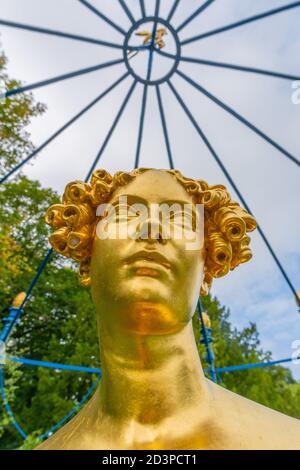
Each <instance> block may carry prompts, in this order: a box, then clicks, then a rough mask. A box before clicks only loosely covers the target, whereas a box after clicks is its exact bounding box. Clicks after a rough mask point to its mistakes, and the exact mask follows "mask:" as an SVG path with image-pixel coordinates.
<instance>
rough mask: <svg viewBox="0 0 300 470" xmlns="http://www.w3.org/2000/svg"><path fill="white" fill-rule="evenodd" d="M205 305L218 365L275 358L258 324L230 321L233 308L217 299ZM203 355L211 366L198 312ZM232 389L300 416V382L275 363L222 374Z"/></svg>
mask: <svg viewBox="0 0 300 470" xmlns="http://www.w3.org/2000/svg"><path fill="white" fill-rule="evenodd" d="M203 308H204V310H205V311H206V312H207V313H208V314H209V317H210V320H211V323H212V332H213V339H214V342H213V350H214V355H215V366H216V367H226V366H230V365H239V364H248V363H255V362H263V361H269V360H271V353H270V352H266V351H264V350H263V349H262V348H261V345H260V341H259V334H258V331H257V327H256V325H255V324H253V323H250V325H249V326H248V327H246V328H244V329H243V330H241V331H239V330H237V329H236V328H233V327H232V325H231V323H230V320H229V310H226V309H225V307H221V306H220V303H219V302H218V300H217V299H216V298H214V299H212V298H211V297H210V296H208V297H206V298H204V299H203ZM193 325H194V331H195V335H196V338H197V340H198V341H197V344H198V349H199V354H200V357H201V359H202V363H203V367H204V368H208V363H207V362H206V353H205V348H204V346H203V345H202V344H200V343H199V339H200V334H199V331H200V328H201V324H200V320H199V316H198V314H197V313H196V314H195V316H194V318H193ZM220 380H221V385H223V386H224V387H226V388H228V389H229V390H231V391H232V392H235V393H238V394H239V395H242V396H244V397H246V398H249V399H250V400H254V401H256V402H258V403H261V404H263V405H265V406H268V407H270V408H273V409H275V410H277V411H281V412H282V413H285V414H288V415H290V416H294V417H295V418H300V407H299V400H300V384H298V383H297V382H296V381H295V380H294V379H293V376H292V374H291V371H290V370H289V369H287V368H285V367H281V366H275V367H274V366H273V367H268V368H259V369H251V370H242V371H236V372H226V373H223V374H221V376H220V377H219V382H220Z"/></svg>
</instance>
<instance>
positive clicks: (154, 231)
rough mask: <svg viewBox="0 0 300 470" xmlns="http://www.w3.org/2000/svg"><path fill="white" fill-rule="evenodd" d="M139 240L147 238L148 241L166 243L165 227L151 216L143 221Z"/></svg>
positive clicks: (139, 230)
mask: <svg viewBox="0 0 300 470" xmlns="http://www.w3.org/2000/svg"><path fill="white" fill-rule="evenodd" d="M137 240H146V241H148V243H156V242H159V243H163V244H165V243H166V238H165V237H164V234H163V227H162V224H161V222H160V221H159V220H158V219H156V218H155V219H153V218H151V217H149V218H147V219H146V220H145V221H143V222H141V224H139V227H138V237H137Z"/></svg>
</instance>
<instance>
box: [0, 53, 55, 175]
mask: <svg viewBox="0 0 300 470" xmlns="http://www.w3.org/2000/svg"><path fill="white" fill-rule="evenodd" d="M6 66H7V58H6V57H5V55H4V53H3V52H1V51H0V92H3V91H7V90H12V89H13V88H16V87H19V86H21V83H20V82H19V81H18V80H14V79H11V78H9V77H8V75H7V72H6ZM0 100H1V101H0V159H1V160H0V161H1V165H0V176H2V175H4V174H6V173H7V172H8V171H9V170H11V169H12V168H13V167H14V166H15V165H16V164H18V163H20V161H21V160H22V159H23V158H24V157H26V156H27V155H28V154H29V153H30V152H31V151H32V150H33V148H34V146H33V144H32V142H31V140H30V135H29V132H28V131H27V130H26V128H27V126H28V124H29V123H30V120H31V118H32V117H35V116H39V115H41V114H42V113H44V111H45V110H46V107H45V106H44V105H43V104H41V103H35V101H34V99H33V95H32V94H31V93H26V94H24V93H21V94H18V95H12V96H10V97H8V98H2V99H1V98H0Z"/></svg>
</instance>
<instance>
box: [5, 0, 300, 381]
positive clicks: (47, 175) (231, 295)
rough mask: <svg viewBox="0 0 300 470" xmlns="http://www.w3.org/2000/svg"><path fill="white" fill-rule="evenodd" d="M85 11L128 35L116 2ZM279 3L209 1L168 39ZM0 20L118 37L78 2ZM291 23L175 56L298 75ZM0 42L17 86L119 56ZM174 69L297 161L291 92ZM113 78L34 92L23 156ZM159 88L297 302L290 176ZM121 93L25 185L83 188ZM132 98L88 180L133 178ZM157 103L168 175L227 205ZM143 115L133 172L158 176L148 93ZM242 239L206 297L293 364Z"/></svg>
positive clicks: (224, 126)
mask: <svg viewBox="0 0 300 470" xmlns="http://www.w3.org/2000/svg"><path fill="white" fill-rule="evenodd" d="M90 3H92V4H93V5H94V6H95V7H96V8H98V9H99V10H101V12H102V13H104V14H105V15H107V16H109V17H110V18H111V19H112V20H113V21H114V22H116V23H118V24H119V25H121V26H122V28H123V29H124V30H126V31H127V30H128V29H129V28H130V21H129V19H128V18H127V16H126V15H125V13H124V11H123V10H122V8H121V7H120V4H119V2H118V1H117V0H90ZM288 3H290V1H289V0H285V1H284V0H215V2H213V4H212V5H211V6H210V7H209V8H207V9H206V10H205V12H203V13H202V14H201V15H199V16H198V17H197V18H195V19H194V20H193V21H191V22H190V23H189V25H187V26H186V27H185V28H183V29H182V30H181V31H180V33H179V37H180V40H184V39H186V38H190V37H193V36H195V35H198V34H200V33H202V32H205V31H209V30H211V29H214V28H216V27H219V26H222V25H224V24H228V23H231V22H234V21H238V20H240V19H242V18H246V17H249V16H252V15H255V14H258V13H261V12H263V11H266V10H269V9H273V8H276V7H279V6H282V5H286V4H288ZM145 4H146V10H147V14H148V15H152V14H153V13H154V8H155V2H154V0H145ZM172 4H173V0H162V1H161V12H160V16H161V17H162V18H164V17H166V16H167V14H168V12H169V11H170V8H171V6H172ZM127 5H128V7H129V8H130V9H131V11H132V13H133V15H134V16H135V18H136V19H139V18H140V15H141V14H140V8H139V2H138V0H127ZM199 5H201V0H181V2H180V4H179V6H178V9H177V10H176V13H175V14H174V17H173V18H172V25H173V26H174V27H175V28H176V27H177V26H178V25H180V24H181V23H182V22H183V21H184V20H185V19H186V18H187V17H188V16H189V15H190V14H191V13H193V12H194V11H195V10H196V8H198V7H199ZM0 17H1V18H2V19H6V20H10V21H16V22H20V23H27V24H31V25H35V26H41V27H45V28H51V29H56V30H60V31H64V32H68V33H73V34H77V35H83V36H89V37H94V38H97V39H103V40H105V41H110V42H114V43H117V44H122V42H123V36H122V34H120V33H119V32H118V31H116V30H114V29H113V28H112V27H111V26H109V25H107V24H106V23H105V22H104V21H102V20H101V19H100V18H99V17H97V16H96V15H95V14H94V13H92V12H91V11H90V10H88V9H87V8H86V7H84V6H83V5H82V4H81V3H80V2H79V1H78V0H51V1H47V0H0ZM299 22H300V8H298V9H293V10H290V11H287V12H284V13H281V14H279V15H275V16H273V17H270V18H266V19H263V20H261V21H258V22H255V23H252V24H250V25H245V26H243V27H241V28H238V29H236V30H232V31H228V32H225V33H222V34H219V35H215V36H212V37H209V38H206V39H203V40H201V41H196V42H193V43H190V44H187V45H185V46H183V48H182V54H183V55H185V56H189V57H197V58H201V59H208V60H215V61H220V62H222V61H223V62H228V63H233V64H238V65H244V66H251V67H259V68H265V69H269V70H275V71H281V72H284V73H290V74H295V75H297V74H298V75H300V70H299V69H300V64H299V48H300V34H299ZM145 29H147V27H146V28H145ZM148 29H149V26H148ZM0 32H1V36H0V41H1V46H2V48H3V49H4V51H5V53H6V55H7V56H8V59H9V64H8V72H9V74H10V76H13V77H15V78H18V79H20V80H22V82H24V83H26V84H29V83H33V82H36V81H40V80H43V79H46V78H49V77H53V76H56V75H60V74H64V73H67V72H70V71H73V70H77V69H81V68H84V67H89V66H92V65H96V64H100V63H103V62H107V61H111V60H114V59H118V58H120V57H121V54H122V52H121V50H119V49H113V48H109V47H103V46H100V45H94V44H88V43H84V42H79V41H74V40H70V39H64V38H57V37H53V36H47V35H42V34H37V33H33V32H28V31H22V30H17V29H13V28H8V27H0ZM136 41H137V39H135V44H136ZM165 42H166V49H165V50H166V51H168V52H173V51H174V41H173V39H172V37H171V35H170V34H169V35H168V36H166V38H165ZM132 44H133V43H132ZM155 60H156V62H154V69H153V74H154V76H158V74H159V73H160V72H161V71H165V70H167V69H168V68H169V64H170V62H169V61H168V59H164V60H163V59H161V60H160V61H158V59H157V57H156V58H155ZM131 63H132V64H135V67H136V70H137V71H139V72H140V71H141V70H142V67H145V55H143V53H140V54H139V55H138V56H137V57H136V58H134V59H132V62H131ZM179 69H180V70H181V71H182V72H184V73H185V74H187V75H188V76H190V77H191V78H192V79H193V80H195V81H197V82H198V83H200V84H201V85H202V86H204V87H205V88H206V89H207V90H209V91H210V92H211V93H213V94H214V95H216V96H217V97H218V98H220V99H222V100H223V101H224V102H225V103H227V104H229V105H230V106H231V107H233V108H234V109H236V110H237V111H238V112H239V113H241V114H242V115H243V116H245V117H246V118H247V119H248V120H250V121H251V122H252V123H254V124H255V125H256V126H257V127H259V128H260V129H261V130H263V131H264V132H265V133H267V134H268V135H269V136H270V137H272V138H273V139H274V140H276V141H277V142H278V143H280V144H281V145H282V146H283V147H285V148H286V149H287V150H288V151H289V152H291V153H292V154H293V155H294V156H296V157H297V158H299V153H300V152H299V151H300V133H299V122H300V104H299V105H296V104H294V103H293V102H292V99H291V97H292V93H293V89H292V82H291V81H289V80H282V79H277V78H272V77H265V76H260V75H256V74H250V73H244V72H239V71H232V70H226V69H220V68H215V67H208V66H204V65H199V64H187V63H181V64H180V67H179ZM125 71H126V69H125V65H124V64H120V65H115V66H113V67H111V68H107V69H103V70H100V71H97V72H93V73H91V74H88V75H84V76H81V77H77V78H74V79H72V80H67V81H64V82H60V83H56V84H53V85H51V86H48V87H45V88H40V89H37V90H35V91H34V96H35V98H36V100H38V101H40V102H42V103H45V104H46V105H47V112H46V113H45V114H44V115H43V116H42V117H38V118H36V119H34V120H33V121H32V123H31V125H30V127H29V130H30V132H31V136H32V140H33V142H34V143H35V145H37V146H38V145H40V144H41V143H42V142H43V141H44V140H46V138H48V137H49V136H50V135H51V134H52V133H53V132H54V131H56V130H57V129H58V128H59V127H60V126H62V125H63V124H64V123H65V122H66V121H67V120H68V119H70V118H71V117H72V116H73V115H74V114H76V113H77V112H78V111H79V110H81V108H83V107H84V106H86V105H87V104H88V103H89V102H90V101H92V100H93V99H94V98H95V97H96V96H98V95H99V94H100V93H101V92H102V91H104V90H105V89H106V88H107V87H108V86H109V85H110V84H112V82H113V81H116V80H117V79H118V78H119V77H120V76H121V75H122V74H124V73H125ZM171 81H172V83H173V85H174V86H175V87H176V89H178V91H179V92H180V93H181V94H182V97H183V99H184V101H185V102H186V103H187V105H188V107H189V109H190V111H191V112H192V113H193V115H194V116H195V118H196V120H197V122H198V123H199V125H200V126H201V127H202V129H203V130H204V132H205V133H206V135H207V137H208V139H209V141H210V142H211V144H212V145H213V147H214V149H215V150H216V152H217V153H218V155H219V157H220V158H221V160H222V162H223V163H224V164H225V166H226V167H227V169H228V170H229V172H230V174H231V176H232V178H233V179H234V181H235V182H236V184H237V186H238V188H239V189H240V191H241V193H242V194H243V196H244V198H245V199H246V201H247V203H248V205H249V206H250V208H251V210H252V212H253V214H254V215H255V217H256V219H257V221H258V222H259V224H260V226H261V228H262V229H263V230H264V232H265V234H266V235H267V237H268V239H269V241H270V243H271V245H272V246H273V248H274V250H275V252H276V254H277V256H278V257H279V259H280V261H281V263H282V265H283V266H284V268H285V269H286V271H287V272H288V275H289V276H290V279H291V281H292V282H293V284H294V286H295V287H296V289H299V290H300V270H299V261H300V255H299V233H300V218H299V216H298V215H299V196H300V185H299V172H298V171H299V170H298V168H297V167H296V166H295V164H294V163H292V162H291V161H290V160H288V159H287V158H286V157H285V156H284V155H282V154H281V153H280V152H279V151H278V150H276V149H274V148H273V147H271V146H270V145H269V144H268V143H266V142H264V141H263V140H262V139H261V138H260V137H259V136H257V135H256V134H254V133H253V132H252V131H251V130H249V129H248V128H246V127H245V126H243V125H242V124H241V123H239V122H238V121H237V120H235V119H234V118H233V117H232V116H230V115H229V114H227V113H226V112H225V111H224V110H222V109H220V108H219V107H218V106H217V105H216V104H214V103H212V102H211V101H210V100H208V99H207V98H206V97H204V96H203V95H202V94H201V93H200V92H199V91H197V90H195V89H194V88H192V87H191V86H190V85H189V84H187V83H185V82H184V81H183V79H182V78H180V77H179V76H178V75H173V76H172V79H171ZM131 83H132V77H129V78H127V79H126V80H124V81H123V82H122V83H121V84H120V85H119V86H118V87H117V88H115V89H114V90H113V91H112V92H111V93H110V94H108V95H107V96H106V97H105V98H104V99H103V100H102V101H101V102H99V103H98V104H97V105H96V106H95V107H94V108H92V109H91V110H90V111H89V112H88V113H87V114H86V115H84V116H83V117H82V118H81V119H80V120H79V121H77V122H76V123H75V124H74V125H73V126H71V127H70V128H69V129H68V130H67V131H66V132H64V133H63V134H62V135H61V136H60V137H58V138H57V139H56V140H55V141H54V142H53V143H51V144H50V145H49V146H48V147H47V148H46V149H44V150H43V151H42V152H41V153H40V154H39V155H38V156H37V157H36V158H35V159H34V161H33V162H32V164H29V165H27V166H26V167H24V172H25V174H26V175H28V176H29V177H30V178H34V179H37V180H39V181H40V182H41V184H42V185H43V186H45V187H51V188H53V189H55V190H57V191H58V192H59V193H60V194H61V193H62V192H63V190H64V187H65V186H66V184H67V183H68V182H70V181H72V180H76V179H84V178H85V176H86V174H87V170H88V167H89V166H90V165H91V163H92V161H93V160H94V158H95V156H96V155H97V153H98V151H99V149H100V147H101V145H102V143H103V141H104V139H105V137H106V134H107V132H108V130H109V128H110V126H111V124H112V122H113V120H114V119H115V116H116V114H117V112H118V109H119V107H120V106H121V103H122V101H123V99H124V97H125V95H126V93H127V91H128V89H129V87H130V85H131ZM142 91H143V88H142V86H141V85H140V84H139V85H138V86H137V87H136V89H135V90H134V93H133V95H132V97H131V99H130V101H129V103H128V106H127V108H126V109H125V112H124V114H123V116H122V118H121V119H120V122H119V125H118V127H117V128H116V130H115V132H114V134H113V136H112V138H111V140H110V142H109V144H108V146H107V147H106V150H105V152H104V154H103V156H102V158H101V161H100V162H99V163H98V165H97V166H98V168H105V169H107V170H108V171H111V172H114V171H118V170H130V169H132V168H133V166H134V160H135V152H136V142H137V135H138V125H139V120H140V109H141V100H142ZM161 95H162V100H163V104H164V108H165V113H166V120H167V125H168V131H169V136H170V142H171V148H172V153H173V159H174V162H175V167H176V168H177V169H179V170H180V171H182V172H183V174H184V175H186V176H189V177H192V178H199V179H204V180H206V181H207V182H208V183H209V184H225V185H227V186H228V188H229V190H230V191H231V193H232V194H233V195H234V196H235V197H236V195H235V194H234V191H233V189H232V188H231V187H230V184H229V183H228V182H227V181H226V178H225V176H224V175H223V173H222V172H221V170H220V169H219V168H218V166H217V164H216V162H215V161H214V160H213V158H212V156H211V155H210V153H209V151H208V149H207V148H206V147H205V145H204V143H203V142H202V140H201V139H200V137H199V135H198V134H197V132H196V131H195V129H194V128H193V126H192V125H191V123H190V122H189V121H188V118H187V117H186V115H185V114H184V112H183V111H182V110H181V109H180V107H179V105H178V103H177V101H176V99H175V97H174V96H173V95H172V92H171V91H170V89H169V87H168V85H167V84H163V85H162V86H161ZM147 104H148V105H147V110H146V116H145V129H144V135H143V140H142V147H141V158H140V166H143V167H154V168H167V167H168V159H167V152H166V147H165V143H164V139H163V133H162V127H161V122H160V118H159V113H158V106H157V101H156V95H155V90H154V89H153V87H150V89H149V93H148V102H147ZM251 238H252V250H253V253H254V257H253V259H252V260H251V262H249V263H246V264H244V265H242V266H240V267H239V268H238V269H236V270H235V271H233V272H232V273H230V274H229V275H228V276H226V277H225V278H221V279H218V280H215V281H214V284H213V288H212V294H213V295H216V296H217V297H218V298H219V300H220V301H221V303H222V304H224V305H226V306H227V307H228V308H230V311H231V321H232V323H233V325H234V326H236V327H237V328H242V327H245V326H247V325H249V322H255V323H256V324H257V326H258V330H259V333H260V338H261V343H262V347H263V348H264V349H266V350H270V351H272V353H273V358H274V359H281V358H285V357H290V356H291V355H292V353H293V352H294V351H293V349H292V344H293V342H294V341H297V340H300V314H299V312H298V310H297V306H296V303H295V299H294V298H293V295H292V293H291V291H290V290H289V288H288V286H287V284H286V282H285V281H284V279H283V277H282V275H281V274H280V272H279V270H278V268H277V266H276V265H275V264H274V261H273V259H272V258H271V256H270V254H269V252H268V250H267V248H266V247H265V245H264V243H263V241H262V240H261V238H260V236H259V234H258V233H253V234H252V237H251ZM24 287H25V286H24ZM292 370H293V373H294V376H295V377H297V378H298V379H300V365H298V366H296V365H293V366H292Z"/></svg>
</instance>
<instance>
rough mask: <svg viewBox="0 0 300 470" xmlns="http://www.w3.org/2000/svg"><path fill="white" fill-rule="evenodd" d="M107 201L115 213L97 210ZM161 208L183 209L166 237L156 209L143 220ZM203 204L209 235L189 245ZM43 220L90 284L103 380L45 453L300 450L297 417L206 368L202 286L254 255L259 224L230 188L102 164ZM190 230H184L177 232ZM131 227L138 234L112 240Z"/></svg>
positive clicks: (71, 186) (175, 173)
mask: <svg viewBox="0 0 300 470" xmlns="http://www.w3.org/2000/svg"><path fill="white" fill-rule="evenodd" d="M108 203H109V204H110V207H111V208H113V210H111V211H110V210H106V211H103V210H102V209H101V210H100V211H98V209H99V207H100V208H102V207H103V206H104V207H105V204H108ZM161 204H167V205H172V207H173V205H174V207H175V209H174V211H172V213H170V221H171V226H172V227H171V228H172V230H173V231H172V230H171V236H169V237H168V236H165V232H166V231H165V227H164V226H163V225H164V220H163V219H162V218H161V217H160V215H157V212H155V211H151V210H150V215H149V212H148V215H147V216H146V217H142V218H141V212H143V211H142V208H143V207H145V206H146V208H147V209H149V208H150V206H152V205H154V206H157V205H161ZM198 205H202V207H204V211H203V213H202V214H203V217H204V242H203V243H202V245H201V243H200V245H199V246H200V249H192V246H191V245H188V243H190V240H191V238H190V235H191V234H192V233H193V232H195V221H197V217H198V214H199V213H200V212H199V213H198V212H197V211H196V210H192V211H190V214H189V215H190V218H189V217H185V218H182V215H183V212H184V210H185V207H187V206H189V207H190V206H191V207H192V208H196V207H198ZM129 206H130V207H131V206H132V207H133V206H134V207H135V209H134V210H131V209H130V207H129ZM137 207H138V208H141V209H137ZM128 208H129V210H128ZM112 213H114V216H111V214H112ZM46 220H47V223H48V224H50V225H51V226H52V227H53V228H54V229H55V231H54V233H53V234H52V235H51V237H50V242H51V244H52V246H53V248H54V249H55V250H56V251H57V252H58V253H61V254H62V255H64V256H67V257H70V258H73V259H74V260H76V261H79V262H80V276H81V280H82V283H83V284H84V285H85V286H88V285H91V290H92V296H93V300H94V303H95V307H96V317H97V325H98V332H99V341H100V353H101V367H102V373H103V376H102V380H101V382H100V385H99V387H98V390H97V391H96V393H95V394H94V396H93V398H92V399H91V400H90V401H89V402H88V404H87V405H86V406H84V407H83V409H82V410H81V411H80V412H79V413H78V415H77V416H76V417H75V418H73V419H72V420H71V421H70V422H69V423H68V424H66V425H65V426H64V427H63V428H61V429H60V430H59V431H58V432H57V433H56V434H54V435H53V436H51V437H50V438H49V439H48V440H47V441H45V442H44V443H43V444H41V445H40V446H39V449H45V450H50V449H85V450H87V449H90V450H99V449H110V450H113V449H122V450H124V449H149V450H150V449H155V450H158V449H169V450H175V449H185V450H189V449H193V450H196V449H300V421H298V420H296V419H293V418H290V417H288V416H285V415H283V414H281V413H278V412H275V411H273V410H271V409H269V408H266V407H264V406H261V405H259V404H257V403H255V402H253V401H250V400H247V399H245V398H243V397H241V396H239V395H236V394H234V393H232V392H230V391H228V390H225V389H224V388H222V387H220V386H218V385H216V384H215V383H213V382H211V381H210V380H208V379H206V378H205V376H204V373H203V370H202V366H201V362H200V359H199V354H198V351H197V347H196V343H195V338H194V334H193V328H192V316H193V314H194V311H195V308H196V304H197V300H198V296H199V293H200V288H201V293H202V295H205V294H207V292H208V290H209V288H210V286H211V283H212V280H213V278H215V277H221V276H224V275H226V274H227V273H228V272H229V271H230V270H232V269H234V268H235V267H237V266H238V265H239V264H240V263H243V262H246V261H248V260H249V259H250V258H251V251H250V248H249V243H250V238H249V237H248V235H247V232H251V231H252V230H254V229H255V227H256V222H255V220H254V218H253V217H252V216H251V215H250V214H248V213H247V212H246V211H245V210H244V209H242V208H241V207H240V206H239V204H238V203H237V202H234V201H233V200H232V199H231V196H230V194H229V193H228V191H227V190H226V188H225V187H224V186H222V185H217V186H209V185H208V184H207V183H206V182H204V181H201V180H192V179H188V178H186V177H184V176H182V175H181V173H180V172H179V171H175V170H153V169H138V170H134V171H132V172H129V173H126V172H119V173H117V174H115V175H114V176H111V175H110V174H109V173H107V172H106V171H104V170H98V171H96V172H95V173H94V174H93V177H92V180H91V183H90V184H86V183H83V182H80V181H76V182H73V183H70V184H69V185H68V186H67V187H66V190H65V193H64V196H63V200H62V204H58V205H54V206H52V207H51V208H50V209H49V210H48V212H47V215H46ZM182 220H184V222H182ZM182 225H184V228H185V230H184V231H183V234H184V236H182V237H181V238H180V237H174V236H172V233H175V230H174V229H175V228H176V226H177V228H178V227H180V226H182ZM149 226H151V233H150V234H149V230H148V228H149ZM99 227H100V228H99ZM125 227H126V228H127V232H126V233H127V235H128V234H131V235H134V236H127V237H117V238H116V237H113V236H103V234H104V233H106V235H109V234H113V233H116V231H115V229H116V228H119V229H120V228H122V230H123V229H124V228H125ZM145 229H147V230H145ZM122 230H121V231H120V232H121V233H122V234H123V233H124V230H123V231H122ZM133 232H134V233H133ZM147 232H148V236H144V234H145V233H147ZM167 235H170V232H168V231H167ZM187 246H189V249H187ZM70 295H72V293H70ZM78 334H80V332H78Z"/></svg>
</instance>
